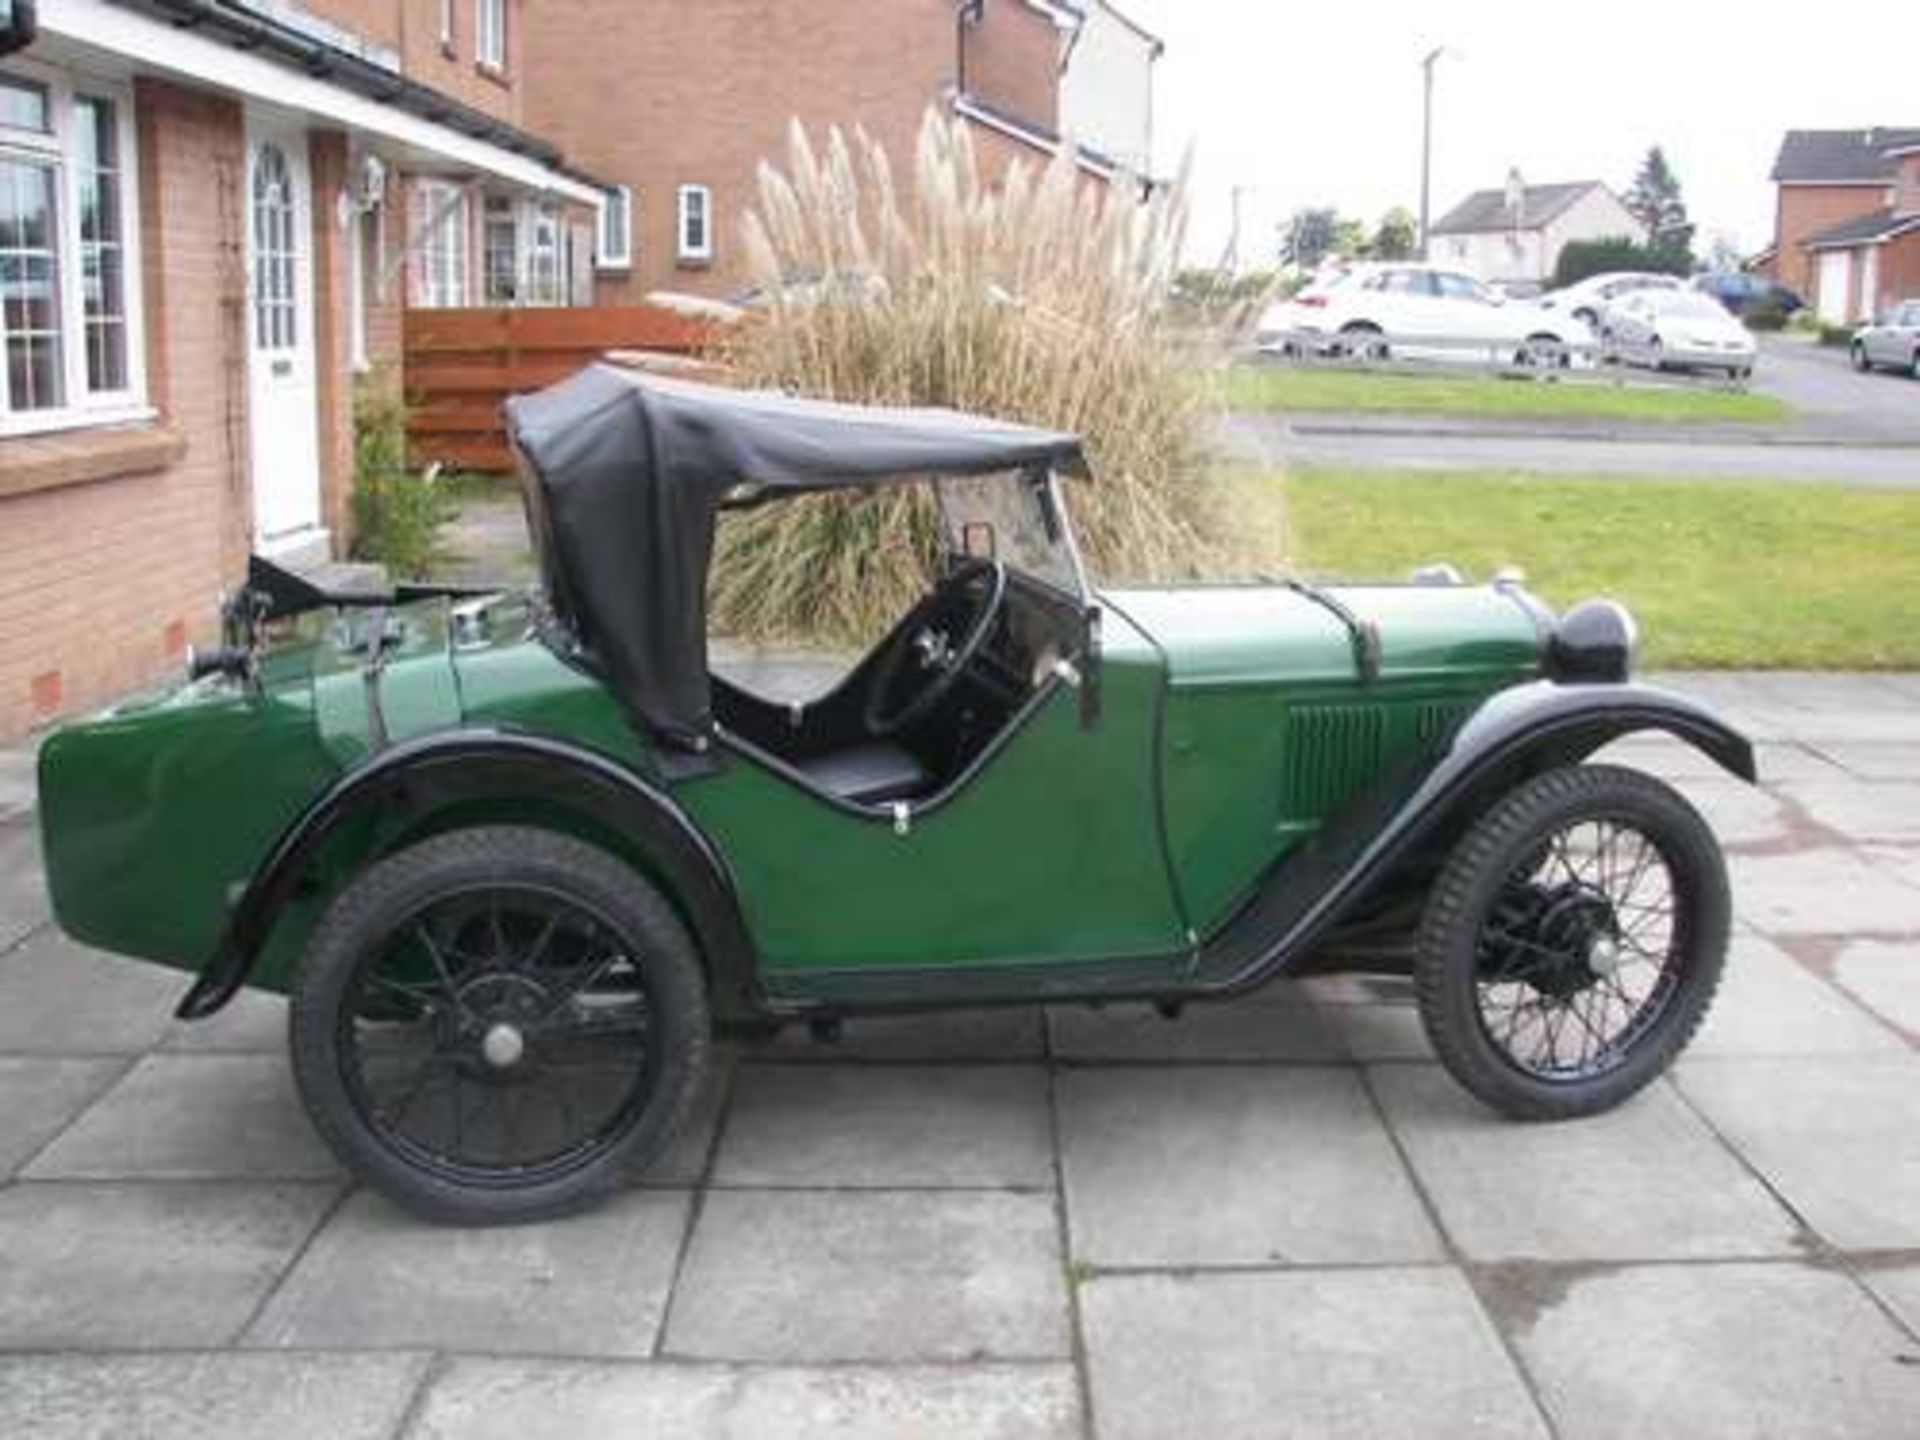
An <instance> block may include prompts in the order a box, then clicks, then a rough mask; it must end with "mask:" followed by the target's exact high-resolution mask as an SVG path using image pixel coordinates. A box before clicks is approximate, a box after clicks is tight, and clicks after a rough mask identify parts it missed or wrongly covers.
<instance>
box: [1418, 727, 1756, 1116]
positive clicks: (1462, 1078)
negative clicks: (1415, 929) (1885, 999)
mask: <svg viewBox="0 0 1920 1440" xmlns="http://www.w3.org/2000/svg"><path fill="white" fill-rule="evenodd" d="M1582 826H1590V827H1592V828H1593V831H1594V833H1595V834H1596V835H1598V836H1601V837H1605V836H1607V835H1608V834H1609V833H1611V834H1613V835H1616V836H1618V835H1621V834H1633V835H1636V836H1638V837H1640V838H1641V848H1640V849H1639V850H1636V852H1635V855H1636V863H1637V864H1638V865H1639V866H1640V867H1641V868H1640V870H1638V871H1635V872H1634V873H1633V874H1632V875H1631V877H1630V878H1629V879H1628V883H1627V885H1626V891H1625V894H1623V895H1619V896H1616V897H1614V899H1613V900H1612V901H1609V902H1607V903H1605V904H1602V903H1600V900H1598V899H1596V897H1604V896H1606V895H1607V894H1608V889H1607V886H1606V885H1605V884H1602V883H1600V881H1601V879H1602V878H1605V879H1608V880H1610V881H1611V882H1612V884H1613V886H1614V888H1615V889H1617V888H1618V882H1619V880H1620V878H1621V876H1620V874H1619V871H1618V869H1617V868H1616V865H1617V864H1618V863H1624V862H1622V861H1621V860H1620V856H1619V853H1618V852H1617V851H1612V852H1609V851H1602V852H1600V853H1601V855H1602V856H1603V857H1604V856H1607V855H1609V854H1610V855H1611V858H1599V859H1597V861H1596V865H1595V870H1594V876H1593V878H1591V879H1590V880H1589V881H1587V882H1582V881H1581V879H1580V875H1579V872H1578V871H1577V869H1576V868H1575V867H1574V866H1573V865H1572V863H1571V860H1570V859H1569V858H1568V852H1567V849H1566V848H1565V841H1564V840H1563V839H1561V838H1560V837H1564V836H1565V835H1566V834H1568V833H1569V832H1574V831H1577V830H1578V828H1579V827H1582ZM1609 826H1611V827H1612V830H1611V831H1609V830H1608V828H1607V827H1609ZM1604 843H1606V844H1608V845H1611V844H1612V842H1604ZM1556 845H1559V846H1561V847H1562V849H1561V854H1560V858H1561V859H1562V860H1563V861H1565V862H1566V872H1565V878H1563V879H1562V880H1561V881H1560V882H1559V884H1558V885H1557V886H1552V887H1549V885H1548V883H1547V882H1548V880H1549V879H1550V878H1551V875H1552V873H1553V868H1552V867H1553V865H1554V847H1555V846H1556ZM1648 855H1651V857H1652V858H1651V859H1648V858H1647V857H1648ZM1654 864H1658V865H1659V866H1660V867H1661V874H1663V875H1664V876H1665V877H1666V879H1667V880H1668V881H1669V882H1670V895H1671V901H1672V904H1671V911H1670V915H1669V916H1668V918H1667V923H1666V927H1665V930H1664V938H1662V932H1660V931H1659V929H1658V927H1656V934H1655V937H1654V944H1655V946H1657V947H1658V948H1659V949H1660V950H1661V951H1662V952H1663V953H1662V954H1661V955H1660V956H1659V957H1658V959H1659V961H1660V963H1659V965H1658V968H1657V969H1656V971H1655V974H1654V976H1653V977H1652V979H1651V980H1650V981H1649V988H1648V992H1647V994H1646V996H1645V997H1643V998H1641V999H1640V1000H1639V1002H1638V1006H1637V1008H1636V1005H1635V1003H1634V1000H1633V997H1632V996H1631V995H1629V994H1628V993H1626V991H1625V990H1624V989H1623V987H1622V984H1621V981H1620V979H1619V977H1620V976H1621V975H1622V974H1623V973H1625V972H1626V971H1627V970H1628V969H1629V968H1631V967H1634V966H1639V965H1642V964H1645V963H1647V961H1646V960H1642V959H1641V958H1638V956H1637V955H1636V956H1635V957H1634V958H1630V959H1626V960H1623V959H1622V958H1621V956H1623V955H1625V954H1627V953H1628V951H1629V949H1631V950H1632V951H1636V952H1639V953H1640V954H1644V955H1647V956H1649V957H1651V956H1652V950H1651V949H1648V948H1644V947H1643V946H1642V945H1641V942H1640V939H1639V938H1638V937H1637V935H1636V930H1637V929H1638V927H1642V926H1644V925H1645V924H1646V923H1647V917H1646V914H1645V913H1644V912H1645V911H1646V910H1647V908H1648V906H1647V902H1646V900H1645V899H1644V898H1643V899H1640V900H1638V901H1636V900H1635V899H1634V898H1633V897H1634V896H1635V895H1636V894H1639V893H1641V892H1639V890H1638V887H1639V886H1640V885H1641V884H1642V883H1644V877H1645V876H1647V875H1651V874H1652V870H1651V866H1652V865H1654ZM1609 872H1611V873H1609ZM1647 893H1656V892H1647ZM1731 909H1732V906H1731V900H1730V897H1729V892H1728V887H1727V873H1726V862H1725V861H1724V859H1723V858H1722V856H1721V853H1720V846H1719V842H1718V841H1717V840H1715V838H1714V836H1713V832H1712V831H1711V830H1710V829H1709V828H1708V827H1707V824H1706V822H1705V821H1704V820H1702V819H1701V818H1700V815H1699V813H1698V812H1697V811H1695V810H1694V808H1693V807H1692V806H1691V805H1689V804H1688V803H1687V801H1686V800H1685V799H1684V798H1683V797H1682V796H1680V795H1679V794H1678V793H1677V792H1675V791H1674V790H1673V789H1672V788H1671V787H1669V786H1667V785H1664V784H1662V783H1661V782H1660V781H1658V780H1656V779H1654V778H1653V777H1652V776H1650V775H1644V774H1641V773H1640V772H1639V771H1635V770H1625V769H1621V768H1619V767H1617V766H1610V765H1576V766H1568V767H1565V768H1563V769H1559V770H1552V771H1548V772H1547V773H1545V774H1542V775H1539V776H1536V777H1535V778H1534V779H1532V780H1529V781H1527V782H1526V783H1525V784H1523V785H1521V786H1519V787H1518V788H1516V789H1515V790H1513V791H1512V792H1511V793H1510V794H1508V795H1507V796H1505V797H1504V798H1503V799H1501V800H1500V801H1499V802H1498V803H1496V804H1495V805H1494V806H1492V808H1490V809H1489V810H1488V811H1487V812H1486V813H1485V814H1484V815H1483V816H1481V817H1480V819H1479V820H1478V821H1476V822H1475V823H1474V825H1473V826H1472V827H1471V828H1470V829H1469V830H1468V831H1467V833H1466V834H1465V835H1464V836H1463V837H1462V838H1461V839H1460V841H1459V842H1458V843H1457V844H1456V846H1455V847H1454V849H1453V852H1452V854H1451V855H1450V856H1449V857H1448V859H1447V861H1446V864H1445V866H1444V867H1443V869H1442V871H1441V874H1440V876H1439V879H1438V880H1437V881H1436V883H1435V885H1434V888H1433V890H1432V892H1431V894H1430V895H1429V897H1428V901H1427V907H1426V913H1425V915H1424V917H1423V919H1422V922H1421V927H1420V932H1419V937H1418V944H1417V949H1416V952H1415V960H1414V980H1415V988H1416V992H1417V994H1418V997H1419V1004H1420V1017H1421V1020H1422V1022H1423V1024H1424V1025H1425V1027H1426V1032H1427V1037H1428V1039H1429V1041H1430V1042H1431V1043H1432V1045H1433V1048H1434V1051H1435V1053H1436V1054H1437V1055H1438V1056H1439V1058H1440V1061H1441V1063H1442V1064H1444V1065H1445V1066H1446V1068H1447V1069H1448V1071H1449V1072H1451V1073H1452V1075H1453V1077H1454V1078H1455V1079H1456V1080H1458V1081H1459V1082H1460V1083H1461V1084H1462V1085H1464V1086H1465V1087H1466V1088H1467V1089H1468V1090H1469V1091H1471V1092H1472V1093H1473V1094H1474V1095H1476V1096H1478V1097H1479V1098H1480V1099H1481V1100H1483V1101H1484V1102H1486V1103H1487V1104H1488V1105H1490V1106H1492V1107H1493V1108H1494V1109H1496V1110H1499V1111H1501V1112H1502V1113H1504V1114H1506V1115H1509V1116H1511V1117H1513V1118H1515V1119H1520V1120H1562V1119H1569V1118H1572V1117H1574V1116H1577V1115H1590V1114H1593V1113H1596V1112H1598V1111H1602V1110H1606V1109H1609V1108H1611V1107H1612V1106H1614V1105H1617V1104H1619V1103H1620V1102H1621V1101H1622V1100H1624V1099H1626V1098H1627V1097H1628V1096H1630V1095H1632V1094H1633V1093H1634V1092H1635V1091H1637V1090H1639V1089H1640V1088H1641V1087H1642V1086H1644V1085H1646V1084H1647V1083H1648V1082H1649V1081H1651V1080H1653V1079H1654V1078H1655V1077H1656V1076H1658V1075H1659V1074H1660V1073H1661V1072H1662V1071H1663V1070H1665V1069H1666V1068H1667V1066H1668V1065H1669V1064H1671V1063H1672V1061H1673V1059H1674V1057H1675V1056H1676V1055H1678V1054H1679V1052H1680V1051H1681V1049H1682V1048H1684V1047H1685V1045H1686V1044H1687V1042H1688V1041H1689V1040H1690V1039H1692V1037H1693V1033H1694V1031H1695V1030H1696V1029H1697V1028H1698V1027H1699V1024H1700V1021H1701V1019H1702V1017H1703V1016H1704V1015H1705V1014H1706V1011H1707V1007H1708V1005H1709V1004H1711V1003H1712V1000H1713V994H1714V991H1715V990H1716V989H1717V988H1718V986H1719V983H1720V974H1721V970H1722V968H1723V967H1724V965H1725V962H1726V946H1727V932H1728V926H1729V924H1730V916H1731ZM1635 912H1642V913H1640V914H1639V918H1638V919H1635V918H1634V913H1635ZM1623 915H1625V916H1626V917H1627V921H1626V924H1625V927H1624V930H1623V929H1622V924H1621V917H1622V916H1623ZM1516 916H1523V917H1524V918H1523V919H1519V920H1516V918H1515V917H1516ZM1502 924H1505V925H1506V926H1507V928H1505V929H1502V928H1501V926H1502ZM1523 932H1524V937H1525V938H1523ZM1602 947H1604V948H1605V954H1606V959H1605V962H1604V967H1603V968H1600V969H1596V968H1595V967H1596V966H1602V961H1601V960H1600V959H1599V958H1596V957H1598V956H1599V955H1600V954H1601V951H1602ZM1609 986H1610V987H1611V989H1612V996H1609V995H1608V994H1607V993H1606V991H1605V989H1603V987H1609ZM1502 989H1505V990H1507V991H1509V992H1512V995H1513V998H1512V999H1511V1003H1510V1004H1509V1005H1508V1006H1507V1007H1504V1008H1502V1007H1498V1006H1497V1005H1496V1004H1495V1003H1494V1001H1495V994H1496V992H1498V991H1500V990H1502ZM1529 992H1531V995H1530V996H1529ZM1614 997H1617V999H1618V1002H1619V1003H1621V1005H1622V1009H1623V1014H1622V1016H1621V1021H1622V1024H1621V1028H1620V1032H1619V1033H1618V1034H1617V1035H1614V1036H1612V1037H1611V1041H1610V1043H1609V1039H1608V1037H1607V1036H1605V1035H1603V1033H1602V1032H1603V1031H1605V1030H1606V1028H1607V1026H1608V1024H1609V1020H1608V1017H1609V1015H1610V1014H1611V1007H1612V1006H1613V1005H1614V1004H1615V1003H1616V999H1615V998H1614ZM1596 1003H1597V1005H1598V1007H1599V1009H1598V1015H1599V1021H1600V1028H1599V1029H1598V1030H1596V1029H1595V1028H1594V1026H1593V1023H1592V1021H1593V1017H1594V1015H1595V1005H1596ZM1529 1006H1531V1007H1533V1008H1532V1009H1531V1010H1528V1009H1527V1007H1529ZM1490 1011H1491V1013H1492V1015H1493V1016H1494V1017H1495V1018H1493V1019H1490V1018H1489V1013H1490ZM1523 1013H1528V1014H1533V1015H1537V1016H1539V1017H1540V1019H1539V1025H1540V1030H1539V1034H1540V1036H1541V1037H1542V1038H1548V1037H1550V1046H1549V1055H1550V1057H1551V1061H1552V1062H1553V1063H1550V1064H1547V1065H1545V1066H1543V1065H1541V1064H1537V1063H1531V1062H1530V1061H1528V1060H1525V1059H1523V1058H1521V1057H1520V1056H1518V1055H1517V1054H1516V1050H1517V1049H1518V1048H1520V1046H1519V1036H1520V1033H1521V1029H1522V1026H1523V1024H1524V1023H1525V1022H1524V1021H1523V1019H1522V1015H1523ZM1556 1014H1558V1015H1559V1016H1560V1021H1559V1025H1558V1026H1557V1027H1556V1026H1555V1025H1554V1024H1553V1022H1552V1018H1551V1017H1553V1016H1554V1015H1556ZM1575 1021H1577V1023H1578V1026H1579V1028H1580V1029H1581V1030H1584V1032H1585V1034H1584V1036H1582V1035H1580V1034H1579V1033H1578V1031H1575V1030H1574V1029H1573V1026H1574V1022H1575ZM1503 1022H1504V1023H1505V1025H1506V1027H1507V1031H1506V1034H1505V1036H1504V1037H1503V1036H1500V1035H1497V1034H1496V1033H1495V1030H1496V1028H1497V1027H1498V1026H1499V1025H1500V1024H1501V1023H1503ZM1563 1033H1567V1034H1570V1035H1571V1037H1572V1038H1570V1039H1569V1042H1568V1043H1569V1046H1571V1045H1572V1044H1573V1043H1574V1041H1575V1040H1577V1041H1578V1043H1579V1044H1580V1046H1581V1055H1580V1057H1579V1058H1580V1059H1582V1060H1585V1061H1586V1063H1583V1064H1572V1065H1569V1066H1566V1067H1564V1068H1563V1067H1561V1066H1559V1064H1558V1063H1557V1062H1558V1061H1559V1058H1560V1056H1559V1044H1560V1036H1561V1035H1562V1034H1563ZM1590 1045H1591V1046H1596V1047H1597V1048H1596V1049H1595V1050H1594V1053H1593V1054H1592V1055H1591V1058H1590V1059H1588V1058H1587V1053H1586V1052H1587V1049H1588V1047H1589V1046H1590Z"/></svg>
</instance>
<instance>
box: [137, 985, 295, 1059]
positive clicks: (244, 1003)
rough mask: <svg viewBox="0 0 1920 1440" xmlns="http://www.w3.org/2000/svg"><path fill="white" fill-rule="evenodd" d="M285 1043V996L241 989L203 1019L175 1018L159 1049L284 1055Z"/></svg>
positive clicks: (286, 1041) (162, 1036)
mask: <svg viewBox="0 0 1920 1440" xmlns="http://www.w3.org/2000/svg"><path fill="white" fill-rule="evenodd" d="M175 983H178V982H177V981H176V982H175ZM287 1046H288V1040H287V1002H286V998H285V997H284V996H280V995H273V994H269V993H268V992H266V991H264V990H242V991H241V992H240V993H239V994H238V995H235V996H234V997H233V998H232V999H231V1000H229V1001H228V1002H227V1003H226V1004H225V1005H223V1006H222V1007H221V1008H220V1009H218V1010H216V1011H214V1013H213V1014H211V1015H209V1016H207V1017H206V1018H205V1019H204V1020H175V1021H174V1022H173V1023H172V1024H170V1025H169V1026H167V1028H166V1030H165V1031H164V1032H163V1033H162V1035H161V1037H160V1048H161V1049H163V1050H193V1051H200V1050H230V1051H238V1052H241V1053H243V1054H245V1053H262V1054H274V1055H284V1054H286V1053H287Z"/></svg>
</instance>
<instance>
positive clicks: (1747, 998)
mask: <svg viewBox="0 0 1920 1440" xmlns="http://www.w3.org/2000/svg"><path fill="white" fill-rule="evenodd" d="M1900 1048H1901V1041H1900V1037H1899V1036H1897V1035H1895V1034H1894V1033H1893V1032H1892V1031H1891V1030H1889V1029H1888V1028H1887V1027H1886V1026H1885V1025H1883V1024H1881V1023H1880V1022H1879V1021H1878V1020H1875V1019H1874V1018H1873V1016H1872V1015H1870V1014H1869V1013H1868V1012H1867V1010H1866V1009H1865V1008H1863V1007H1862V1006H1861V1005H1859V1004H1856V1003H1855V1002H1854V1001H1853V1000H1852V999H1850V998H1849V997H1848V996H1847V995H1845V994H1844V993H1842V992H1841V991H1840V990H1838V989H1836V988H1835V987H1834V986H1833V985H1831V984H1829V983H1828V982H1827V981H1826V980H1824V979H1822V978H1821V977H1820V976H1818V975H1816V974H1815V973H1814V972H1813V971H1811V970H1809V969H1808V968H1807V967H1806V966H1804V965H1802V964H1801V963H1800V962H1799V961H1797V960H1795V959H1794V958H1793V957H1792V956H1790V955H1788V954H1787V953H1786V952H1785V951H1783V950H1781V949H1780V948H1779V947H1778V946H1776V945H1773V944H1771V943H1769V942H1768V941H1766V940H1763V939H1761V938H1760V937H1758V936H1756V935H1736V936H1735V937H1734V939H1733V943H1732V944H1731V946H1729V947H1728V951H1727V968H1726V970H1725V972H1724V973H1723V974H1722V976H1721V979H1720V989H1719V992H1718V993H1717V994H1715V996H1714V997H1713V1006H1712V1008H1711V1009H1709V1010H1708V1011H1707V1018H1706V1020H1705V1021H1704V1022H1702V1024H1701V1026H1700V1029H1699V1032H1698V1033H1697V1034H1696V1035H1695V1036H1694V1037H1693V1042H1692V1044H1690V1045H1689V1046H1688V1047H1687V1051H1686V1053H1687V1054H1689V1055H1718V1056H1738V1055H1750V1056H1757V1055H1859V1054H1869V1053H1872V1052H1873V1051H1882V1052H1886V1051H1896V1050H1899V1049H1900Z"/></svg>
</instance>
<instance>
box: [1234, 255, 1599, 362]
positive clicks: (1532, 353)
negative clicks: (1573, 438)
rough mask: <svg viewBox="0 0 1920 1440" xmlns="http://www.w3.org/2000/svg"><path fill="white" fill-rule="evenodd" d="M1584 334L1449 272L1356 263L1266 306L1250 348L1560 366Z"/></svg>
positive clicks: (1571, 321) (1588, 338) (1588, 337)
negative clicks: (1334, 276) (1267, 308)
mask: <svg viewBox="0 0 1920 1440" xmlns="http://www.w3.org/2000/svg"><path fill="white" fill-rule="evenodd" d="M1592 343H1593V335H1592V332H1591V331H1589V330H1588V328H1587V326H1586V325H1585V323H1584V322H1582V321H1580V320H1577V319H1575V318H1574V317H1573V316H1571V315H1569V314H1566V313H1565V312H1555V311H1551V310H1547V309H1545V308H1543V307H1542V306H1540V305H1537V304H1534V303H1532V302H1530V301H1524V300H1508V299H1506V298H1505V297H1503V296H1501V295H1500V294H1498V293H1497V292H1495V291H1494V290H1492V289H1490V288H1489V287H1487V286H1486V285H1484V284H1482V283H1481V282H1480V281H1479V280H1476V279H1475V278H1474V277H1473V276H1471V275H1467V274H1464V273H1463V272H1461V271H1458V270H1448V269H1444V268H1442V267H1440V266H1436V265H1423V264H1415V263H1412V262H1394V263H1386V262H1379V263H1371V264H1363V265H1355V266H1353V267H1351V268H1350V269H1348V270H1346V271H1345V272H1343V273H1342V274H1340V275H1339V276H1338V277H1337V278H1335V279H1333V280H1331V281H1330V282H1328V283H1326V284H1314V285H1309V286H1308V287H1307V288H1306V289H1305V290H1303V291H1301V292H1300V293H1299V294H1298V295H1296V296H1294V297H1293V298H1292V299H1291V300H1285V301H1282V302H1280V303H1279V304H1277V305H1275V306H1273V307H1271V308H1270V309H1269V310H1268V311H1267V313H1266V315H1264V316H1263V317H1262V318H1261V321H1260V326H1259V330H1258V332H1257V335H1256V344H1257V345H1258V346H1259V348H1260V349H1261V350H1263V351H1266V352H1268V353H1281V352H1286V351H1288V350H1290V349H1297V348H1300V347H1302V346H1307V347H1312V348H1316V349H1320V350H1324V351H1329V352H1332V353H1339V354H1355V355H1363V356H1370V357H1377V358H1384V357H1386V356H1387V355H1389V354H1426V355H1431V356H1434V357H1436V358H1443V359H1453V360H1466V361H1469V362H1475V363H1484V362H1485V361H1486V360H1488V359H1489V358H1492V359H1496V360H1500V361H1512V362H1514V363H1518V364H1523V365H1524V364H1553V365H1565V364H1567V363H1569V361H1570V358H1571V356H1572V354H1574V353H1576V352H1581V351H1584V350H1586V349H1588V348H1589V347H1590V346H1591V345H1592Z"/></svg>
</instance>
